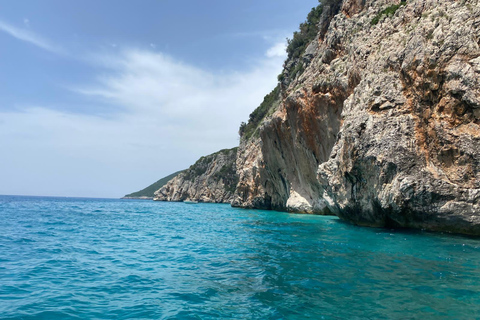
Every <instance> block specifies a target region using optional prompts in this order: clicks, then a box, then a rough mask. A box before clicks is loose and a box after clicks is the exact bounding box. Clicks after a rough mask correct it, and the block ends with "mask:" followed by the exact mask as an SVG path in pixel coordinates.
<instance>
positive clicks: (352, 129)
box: [233, 0, 480, 234]
mask: <svg viewBox="0 0 480 320" xmlns="http://www.w3.org/2000/svg"><path fill="white" fill-rule="evenodd" d="M479 45H480V5H479V1H478V0H464V1H453V0H452V1H446V0H412V1H407V2H402V3H400V2H399V1H392V0H345V1H343V3H342V2H335V3H334V4H332V5H327V7H326V8H324V10H323V15H322V17H321V19H320V22H319V32H318V35H317V37H316V39H314V41H312V42H311V43H310V44H309V45H308V47H307V48H306V50H305V51H304V53H303V55H302V56H301V57H300V58H295V59H290V60H287V61H286V63H285V70H284V72H283V74H282V77H281V80H282V81H281V90H280V91H281V92H280V94H279V96H278V103H277V104H276V105H275V107H274V110H272V112H270V113H269V115H267V116H266V117H265V118H264V119H263V121H262V123H261V124H260V125H259V126H258V128H256V134H254V135H252V136H250V137H248V139H247V138H242V140H241V144H240V149H239V152H238V155H239V156H238V159H237V163H236V165H237V171H238V174H239V183H238V186H237V190H236V192H235V196H234V199H233V205H234V206H240V207H253V208H263V209H277V210H288V211H293V212H306V213H319V214H335V215H338V216H339V217H341V218H343V219H345V220H348V221H351V222H353V223H355V224H359V225H367V226H388V227H413V228H423V229H429V230H444V231H452V232H460V233H466V234H480V48H479ZM299 70H300V72H299Z"/></svg>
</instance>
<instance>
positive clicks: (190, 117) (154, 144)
mask: <svg viewBox="0 0 480 320" xmlns="http://www.w3.org/2000/svg"><path fill="white" fill-rule="evenodd" d="M283 46H284V44H283ZM281 47H282V45H277V46H275V49H271V50H269V53H265V55H264V56H263V57H261V58H259V59H258V60H257V61H256V62H255V63H253V64H252V65H251V67H250V68H249V69H248V70H243V71H229V72H225V71H224V72H211V71H207V70H203V69H201V68H198V67H196V66H192V65H189V64H186V63H183V62H181V61H178V60H176V59H174V58H172V57H170V56H168V55H165V54H162V53H158V52H154V51H150V50H139V49H134V48H132V49H128V50H124V51H121V52H116V53H111V54H106V55H102V56H97V58H96V59H95V60H94V61H92V63H93V64H94V65H96V66H97V68H98V73H97V77H96V78H95V79H92V81H91V82H90V83H86V84H84V85H82V86H75V87H74V88H73V89H72V90H73V91H74V92H76V93H77V94H79V98H80V97H84V98H85V100H86V101H87V100H88V101H89V102H90V103H95V101H97V102H98V103H101V104H108V105H110V110H111V112H110V113H109V115H108V117H105V116H97V115H94V114H90V115H88V114H74V113H69V112H62V111H58V108H55V109H56V110H52V109H49V108H48V107H45V106H43V107H38V106H32V107H30V108H25V109H24V110H23V111H22V113H18V112H17V113H14V112H9V113H0V123H2V125H1V126H0V148H2V149H3V150H9V151H10V152H9V153H8V154H7V155H6V156H4V157H2V159H0V168H8V172H7V171H5V172H3V170H1V169H0V175H2V176H5V177H6V178H7V179H8V177H10V178H11V180H12V181H13V182H12V183H17V182H15V179H14V176H15V175H19V174H20V173H21V176H23V177H28V179H29V181H21V182H18V184H19V186H18V189H22V188H25V186H26V185H27V186H30V185H31V186H38V185H42V181H50V182H49V183H48V186H49V188H51V190H46V189H45V190H44V191H43V193H44V194H45V193H46V194H57V195H67V196H68V195H77V196H105V197H118V196H122V195H123V194H126V193H128V192H131V191H134V190H135V189H137V188H138V189H140V188H142V187H145V185H147V184H148V183H151V182H154V181H155V180H156V179H158V178H160V177H161V176H163V175H167V174H169V173H171V172H174V171H176V170H179V169H184V168H186V167H188V166H189V165H190V164H191V163H193V161H195V160H196V159H197V158H198V157H199V156H202V155H206V154H208V153H211V152H214V151H217V150H219V149H223V148H230V147H234V146H235V145H237V144H238V133H237V132H238V126H239V124H240V122H241V121H246V120H247V119H248V115H249V114H250V113H251V112H252V111H253V110H254V109H255V108H256V107H257V106H258V105H259V104H260V102H261V101H262V100H263V97H264V96H265V94H267V93H268V92H269V91H270V90H272V89H273V88H274V86H275V84H276V81H277V80H276V76H277V75H278V73H279V72H280V71H281V66H282V63H283V59H284V56H282V55H281V54H280V50H279V48H281ZM132 168H134V169H132ZM67 177H68V178H67ZM66 180H69V181H70V183H68V181H66ZM72 181H79V183H72ZM89 181H91V183H88V182H89ZM59 185H68V186H69V187H68V188H69V189H66V188H64V189H62V190H63V191H62V193H63V194H59V192H58V191H57V192H55V190H59V188H60V186H59ZM85 186H88V187H85ZM10 190H14V187H12V188H10ZM22 190H24V189H22ZM12 192H13V191H12ZM24 192H27V191H24ZM1 193H2V190H1V189H0V194H1ZM27 193H29V194H34V192H33V191H31V192H27Z"/></svg>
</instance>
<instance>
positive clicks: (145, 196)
mask: <svg viewBox="0 0 480 320" xmlns="http://www.w3.org/2000/svg"><path fill="white" fill-rule="evenodd" d="M181 172H182V171H177V172H175V173H172V174H170V175H168V176H166V177H163V178H162V179H160V180H158V181H157V182H154V183H152V184H151V185H149V186H148V187H146V188H145V189H142V190H140V191H137V192H133V193H130V194H127V195H126V196H124V197H123V198H122V199H141V200H152V199H153V196H154V194H155V191H157V190H158V189H160V188H161V187H163V186H164V185H166V184H167V182H168V181H170V180H172V179H173V178H175V177H176V176H177V175H178V174H179V173H181Z"/></svg>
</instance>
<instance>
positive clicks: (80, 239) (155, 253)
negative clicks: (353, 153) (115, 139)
mask: <svg viewBox="0 0 480 320" xmlns="http://www.w3.org/2000/svg"><path fill="white" fill-rule="evenodd" d="M0 221H2V224H3V226H2V234H0V318H2V319H132V318H138V319H152V318H155V319H305V318H311V319H355V318H357V319H364V318H371V319H398V318H421V319H442V318H443V319H451V318H457V319H470V318H475V317H477V316H478V314H479V312H480V297H479V295H478V292H479V289H480V274H479V273H478V268H479V266H480V252H479V251H480V242H478V240H475V239H471V238H467V237H459V236H449V235H442V234H431V233H426V232H412V231H392V230H383V229H369V228H358V227H354V226H350V225H348V224H345V223H341V222H339V220H338V219H336V218H332V217H321V216H310V215H290V214H286V213H278V212H265V211H252V210H239V209H234V208H230V207H229V206H227V205H208V204H199V205H196V206H188V205H185V204H182V203H164V202H161V203H158V202H149V201H122V200H101V199H68V198H62V199H58V198H28V197H8V198H4V197H0Z"/></svg>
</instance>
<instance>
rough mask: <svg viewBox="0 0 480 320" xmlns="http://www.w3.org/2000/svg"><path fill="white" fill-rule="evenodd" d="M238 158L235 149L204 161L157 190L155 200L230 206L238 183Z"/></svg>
mask: <svg viewBox="0 0 480 320" xmlns="http://www.w3.org/2000/svg"><path fill="white" fill-rule="evenodd" d="M236 157H237V148H233V149H225V150H221V151H219V152H216V153H214V154H211V155H208V156H205V157H202V158H200V159H199V160H198V161H197V162H196V163H195V164H194V165H192V166H191V167H190V168H189V169H187V170H185V171H183V172H182V173H180V174H178V175H177V176H176V177H175V178H173V179H172V180H170V181H169V182H168V183H167V184H166V185H164V186H163V187H162V188H160V189H159V190H158V191H156V192H155V196H154V198H153V200H156V201H185V200H195V201H199V202H215V203H230V202H231V201H232V198H233V192H234V191H235V187H236V185H237V183H238V175H237V173H236V164H235V160H236Z"/></svg>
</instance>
